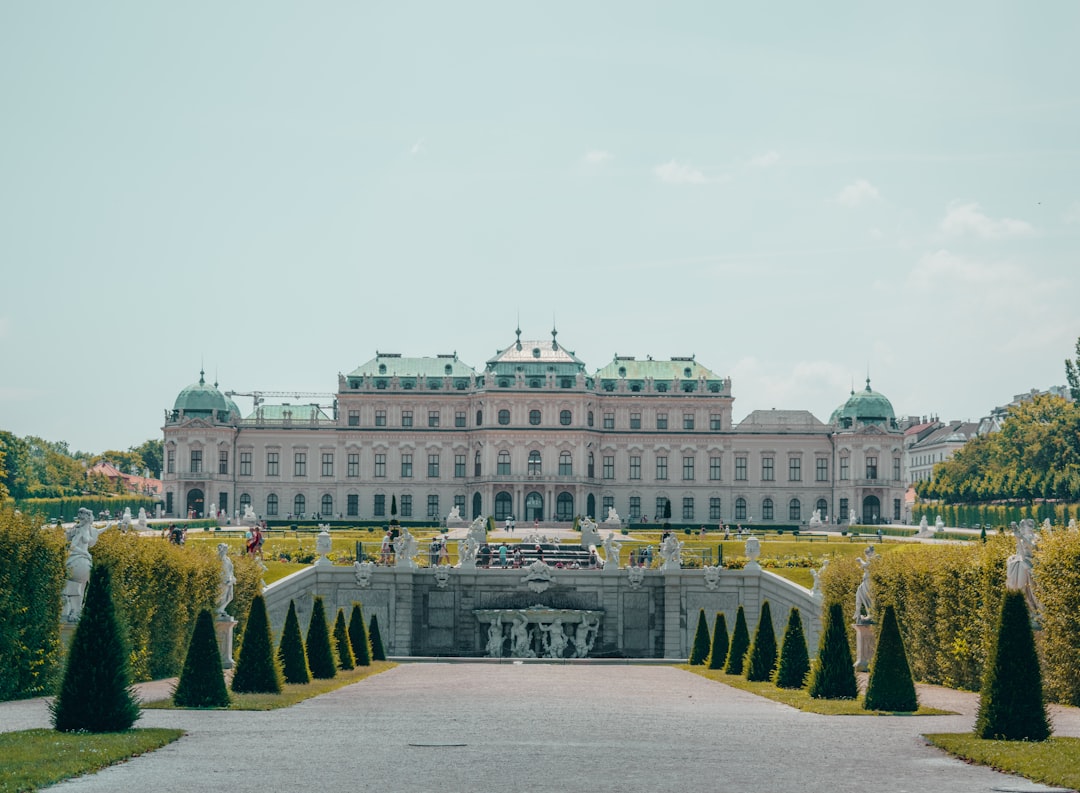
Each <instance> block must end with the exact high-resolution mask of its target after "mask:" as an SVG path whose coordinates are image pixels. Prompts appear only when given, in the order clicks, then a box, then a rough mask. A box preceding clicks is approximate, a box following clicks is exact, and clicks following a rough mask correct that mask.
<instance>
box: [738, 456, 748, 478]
mask: <svg viewBox="0 0 1080 793" xmlns="http://www.w3.org/2000/svg"><path fill="white" fill-rule="evenodd" d="M735 479H736V481H739V482H745V481H746V458H745V457H736V458H735Z"/></svg>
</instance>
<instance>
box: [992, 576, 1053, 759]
mask: <svg viewBox="0 0 1080 793" xmlns="http://www.w3.org/2000/svg"><path fill="white" fill-rule="evenodd" d="M1030 620H1031V617H1030V615H1029V614H1028V608H1027V602H1026V601H1025V600H1024V593H1023V592H1019V591H1016V590H1010V591H1008V592H1006V593H1005V598H1004V599H1003V600H1002V603H1001V617H1000V618H999V620H998V625H997V637H996V641H995V644H994V647H993V650H992V651H991V654H990V663H989V664H988V665H987V667H986V673H985V676H984V677H983V686H982V692H981V693H980V695H979V715H978V716H977V717H976V718H975V736H976V737H977V738H990V739H994V740H1001V741H1045V740H1046V739H1047V738H1049V737H1050V723H1049V721H1048V720H1047V718H1046V703H1045V701H1044V700H1043V690H1042V671H1041V670H1040V669H1039V656H1038V653H1037V652H1036V651H1035V637H1034V636H1033V635H1032V632H1031V621H1030Z"/></svg>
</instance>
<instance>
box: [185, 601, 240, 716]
mask: <svg viewBox="0 0 1080 793" xmlns="http://www.w3.org/2000/svg"><path fill="white" fill-rule="evenodd" d="M173 704H174V705H176V706H177V707H181V708H227V707H228V706H229V691H228V689H226V688H225V675H224V674H223V673H222V671H221V652H220V651H219V650H218V643H217V633H216V632H215V631H214V618H213V616H212V615H211V614H210V610H209V609H203V610H202V611H200V612H199V616H198V618H197V619H196V620H195V630H194V632H193V633H192V634H191V643H190V644H189V645H188V651H187V658H185V659H184V669H183V671H182V672H181V673H180V680H179V681H178V682H177V684H176V689H175V690H174V691H173Z"/></svg>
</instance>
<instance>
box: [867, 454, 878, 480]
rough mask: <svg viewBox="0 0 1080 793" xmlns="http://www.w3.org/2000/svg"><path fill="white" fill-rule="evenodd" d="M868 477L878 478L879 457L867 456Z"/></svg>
mask: <svg viewBox="0 0 1080 793" xmlns="http://www.w3.org/2000/svg"><path fill="white" fill-rule="evenodd" d="M866 478H867V479H877V457H867V458H866Z"/></svg>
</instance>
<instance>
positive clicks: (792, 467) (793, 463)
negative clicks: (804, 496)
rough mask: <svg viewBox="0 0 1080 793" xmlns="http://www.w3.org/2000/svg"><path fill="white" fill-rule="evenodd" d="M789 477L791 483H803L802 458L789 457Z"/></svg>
mask: <svg viewBox="0 0 1080 793" xmlns="http://www.w3.org/2000/svg"><path fill="white" fill-rule="evenodd" d="M787 475H788V481H789V482H801V481H802V458H801V457H789V458H788V461H787Z"/></svg>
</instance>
